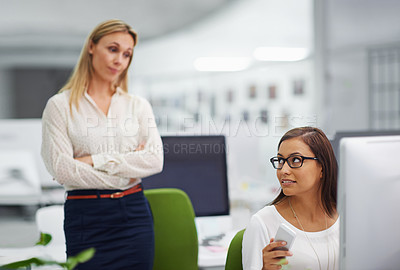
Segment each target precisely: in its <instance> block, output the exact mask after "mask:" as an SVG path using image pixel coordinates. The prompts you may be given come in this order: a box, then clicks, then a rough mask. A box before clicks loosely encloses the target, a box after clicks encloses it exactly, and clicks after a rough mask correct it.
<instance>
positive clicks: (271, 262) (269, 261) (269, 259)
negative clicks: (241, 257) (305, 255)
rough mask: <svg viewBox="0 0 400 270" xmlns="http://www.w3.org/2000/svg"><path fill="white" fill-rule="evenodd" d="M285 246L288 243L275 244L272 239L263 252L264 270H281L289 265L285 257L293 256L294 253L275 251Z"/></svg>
mask: <svg viewBox="0 0 400 270" xmlns="http://www.w3.org/2000/svg"><path fill="white" fill-rule="evenodd" d="M284 245H286V242H274V238H271V239H270V241H269V244H268V245H267V246H266V247H265V248H264V249H263V250H262V253H263V268H262V270H276V269H281V268H282V265H284V264H288V263H289V262H288V260H287V259H286V258H284V257H288V256H292V255H293V254H292V252H290V251H288V250H274V249H275V248H277V247H283V246H284Z"/></svg>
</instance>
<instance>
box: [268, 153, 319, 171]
mask: <svg viewBox="0 0 400 270" xmlns="http://www.w3.org/2000/svg"><path fill="white" fill-rule="evenodd" d="M305 159H311V160H318V158H316V157H303V156H291V157H288V158H283V157H272V158H271V159H270V160H269V161H271V163H272V166H273V167H274V168H275V169H277V170H280V169H282V168H283V165H284V164H285V162H287V164H288V165H289V167H290V168H292V169H295V168H300V167H301V166H303V162H304V160H305Z"/></svg>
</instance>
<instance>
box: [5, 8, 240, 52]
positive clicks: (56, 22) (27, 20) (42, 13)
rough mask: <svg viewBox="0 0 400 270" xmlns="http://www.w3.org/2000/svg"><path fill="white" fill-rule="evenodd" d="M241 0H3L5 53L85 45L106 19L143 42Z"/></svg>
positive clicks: (192, 22) (193, 22) (196, 20)
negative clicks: (126, 27)
mask: <svg viewBox="0 0 400 270" xmlns="http://www.w3.org/2000/svg"><path fill="white" fill-rule="evenodd" d="M234 1H236V0H201V1H198V0H168V1H166V0H112V1H108V0H16V1H10V0H0V49H7V48H8V49H10V48H14V49H15V48H20V47H23V48H25V47H35V46H39V47H40V46H45V47H49V46H57V45H62V46H64V47H65V46H76V45H79V46H81V44H82V41H83V39H84V38H85V37H86V36H87V34H88V33H89V32H90V31H91V29H93V27H94V26H95V25H97V24H98V23H99V22H101V21H103V20H107V19H110V18H119V19H122V20H125V21H126V22H127V23H129V24H130V25H132V26H133V27H134V28H135V29H136V30H137V31H138V33H139V38H140V39H141V40H146V39H151V38H153V37H158V36H161V35H164V34H166V33H170V32H172V31H176V30H179V29H181V28H182V27H186V26H188V25H193V24H195V23H196V22H198V21H200V20H202V19H204V17H207V16H209V15H210V14H213V13H215V12H217V11H218V10H220V9H221V8H223V7H225V6H226V5H229V4H230V3H231V2H234Z"/></svg>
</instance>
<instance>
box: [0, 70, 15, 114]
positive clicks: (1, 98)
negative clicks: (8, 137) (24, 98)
mask: <svg viewBox="0 0 400 270" xmlns="http://www.w3.org/2000/svg"><path fill="white" fill-rule="evenodd" d="M10 89H11V75H10V71H9V70H7V69H3V68H1V67H0V118H10V117H12V115H13V111H14V108H13V107H12V103H11V102H10V100H12V94H13V93H12V92H11V90H10Z"/></svg>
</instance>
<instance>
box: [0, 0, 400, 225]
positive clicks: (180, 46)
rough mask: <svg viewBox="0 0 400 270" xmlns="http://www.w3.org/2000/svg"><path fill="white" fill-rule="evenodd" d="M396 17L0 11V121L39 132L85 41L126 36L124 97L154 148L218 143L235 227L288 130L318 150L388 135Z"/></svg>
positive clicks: (335, 8)
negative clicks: (144, 114)
mask: <svg viewBox="0 0 400 270" xmlns="http://www.w3.org/2000/svg"><path fill="white" fill-rule="evenodd" d="M399 10H400V1H397V0H314V1H313V0H279V1H278V0H202V1H195V0H172V1H163V0H130V1H128V0H115V1H104V0H85V1H81V0H79V1H78V0H70V1H64V0H58V1H54V0H36V1H30V0H17V1H5V0H0V118H1V119H4V120H10V119H40V117H41V113H42V111H43V108H44V106H45V104H46V101H47V99H48V98H49V97H50V96H52V95H54V94H55V93H56V92H57V91H58V90H59V88H60V87H61V86H62V85H63V84H64V83H65V81H66V79H67V78H68V76H69V74H70V72H71V70H72V68H73V67H74V65H75V63H76V61H77V60H78V57H79V53H80V49H81V47H82V45H83V43H84V40H85V38H86V36H87V35H88V33H89V32H90V31H91V30H92V29H93V28H94V27H95V26H96V25H97V24H98V23H99V22H101V21H103V20H107V19H110V18H119V19H122V20H125V21H126V22H127V23H128V24H130V25H132V26H133V28H134V29H136V30H137V32H138V35H139V42H138V45H137V46H136V48H135V53H134V58H133V63H132V65H131V68H130V71H129V80H130V81H129V87H130V88H129V92H130V93H132V94H136V95H140V96H143V97H146V98H147V99H148V100H149V101H150V102H151V104H152V105H153V109H154V113H155V116H156V118H157V123H158V126H159V130H160V132H161V134H162V135H171V134H172V135H174V134H196V135H208V134H222V135H226V138H227V142H228V151H227V153H228V173H229V178H228V180H229V191H230V194H229V196H230V200H231V206H233V207H237V208H242V209H245V213H246V215H247V216H249V215H250V214H251V213H254V212H255V211H257V210H258V209H260V208H261V207H262V206H263V205H265V204H266V203H267V202H268V201H270V200H271V199H272V198H273V197H274V195H275V194H276V190H277V187H278V183H277V181H276V178H275V172H274V171H273V169H272V167H271V166H270V164H268V163H269V158H270V157H271V156H273V155H274V154H275V153H276V145H277V142H278V140H279V138H280V136H281V135H282V134H283V133H284V132H285V131H287V130H288V129H291V128H293V127H296V126H303V125H312V126H317V127H320V128H322V129H323V130H324V131H325V132H326V134H327V135H328V136H329V138H330V139H334V137H335V134H336V133H337V132H342V131H364V130H370V131H385V130H399V129H400V17H399V15H398V11H399ZM0 139H2V138H0ZM3 139H4V138H3ZM38 143H39V144H40V139H39V142H38ZM242 220H243V219H242ZM244 220H245V221H243V224H245V223H246V222H247V220H246V218H245V219H244ZM243 224H242V225H243ZM243 226H244V225H243ZM243 226H242V227H243ZM239 227H240V226H239Z"/></svg>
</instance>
